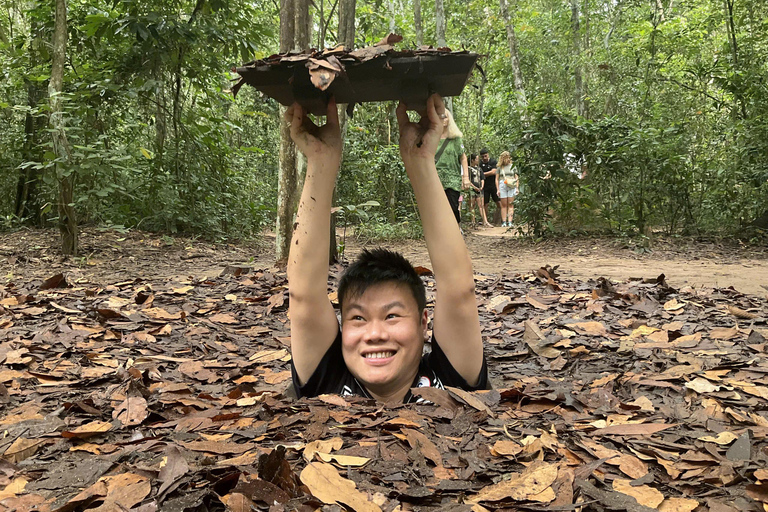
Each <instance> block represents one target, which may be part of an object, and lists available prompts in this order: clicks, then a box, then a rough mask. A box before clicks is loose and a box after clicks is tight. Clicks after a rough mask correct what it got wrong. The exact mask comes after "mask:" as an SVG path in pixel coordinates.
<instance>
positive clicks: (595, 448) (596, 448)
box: [582, 439, 648, 479]
mask: <svg viewBox="0 0 768 512" xmlns="http://www.w3.org/2000/svg"><path fill="white" fill-rule="evenodd" d="M582 443H583V444H584V446H586V447H587V448H589V449H590V450H592V452H593V453H594V454H595V457H597V458H598V459H608V460H606V461H605V462H606V463H607V464H611V465H613V466H618V467H619V469H620V470H621V472H622V473H624V474H625V475H627V476H628V477H630V478H633V479H637V478H641V477H643V476H645V475H647V474H648V465H647V464H645V462H643V461H641V460H640V459H638V458H637V457H635V456H633V455H629V454H628V453H621V452H619V451H617V450H611V449H610V448H607V447H605V446H603V445H602V444H600V443H596V442H594V441H589V440H586V439H585V440H584V441H582Z"/></svg>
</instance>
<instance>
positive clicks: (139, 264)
mask: <svg viewBox="0 0 768 512" xmlns="http://www.w3.org/2000/svg"><path fill="white" fill-rule="evenodd" d="M341 233H342V232H341V230H339V241H341V240H342V238H341ZM273 241H274V237H273V236H271V235H270V234H267V235H266V237H265V238H264V240H263V241H261V242H256V243H251V244H247V245H244V244H230V243H218V244H210V243H206V242H202V241H199V240H194V239H189V238H180V237H167V236H159V235H155V234H151V233H145V232H136V231H129V232H127V233H119V232H116V231H101V230H98V229H86V230H85V231H83V233H82V234H81V237H80V244H81V251H80V254H81V256H80V257H79V258H68V259H65V258H62V257H61V255H60V252H59V250H58V234H57V232H56V231H54V230H33V231H20V232H16V233H5V234H0V276H2V277H3V278H4V279H5V280H6V281H7V280H13V279H15V278H16V276H18V277H19V278H21V279H22V280H33V279H45V278H47V277H50V276H48V275H47V274H49V273H50V271H51V268H53V267H56V268H59V267H58V266H59V265H60V266H61V268H63V269H66V270H67V272H70V273H72V276H73V278H74V279H84V280H87V281H88V282H91V283H110V282H114V281H119V280H126V279H134V278H145V279H146V278H153V279H169V278H173V277H185V278H190V277H197V278H204V277H211V276H217V275H219V274H220V273H221V270H222V269H223V268H224V267H225V266H226V265H228V264H242V265H248V266H251V267H253V268H269V267H271V266H273V262H274V258H273V247H272V244H273ZM465 241H466V243H467V246H468V248H469V250H470V254H471V256H472V262H473V264H474V269H475V271H476V272H479V273H483V274H497V275H501V274H510V275H513V274H517V273H526V272H530V271H532V270H535V269H537V268H539V267H541V266H544V265H551V266H553V267H554V266H559V269H558V271H559V273H560V274H561V275H562V276H564V277H568V278H572V279H580V280H589V279H597V278H599V277H605V278H608V279H614V280H618V281H624V280H627V279H630V278H639V277H642V278H649V277H657V276H658V275H660V274H664V275H665V277H666V280H667V282H668V283H669V284H670V285H671V286H673V287H676V288H684V287H686V286H690V287H693V288H702V287H705V288H717V287H722V288H728V287H733V288H734V289H736V290H738V291H740V292H742V293H749V294H752V295H759V296H761V297H765V296H766V294H768V247H766V246H762V247H760V246H747V245H744V244H742V243H740V242H739V241H735V240H717V239H695V238H664V237H658V238H656V239H654V240H653V241H651V242H650V247H647V246H640V245H638V244H637V242H636V241H634V240H631V239H627V240H622V239H616V238H607V237H606V238H557V239H548V240H544V241H541V242H533V241H530V240H527V239H524V238H520V237H517V236H514V235H513V234H512V233H511V232H509V231H507V230H506V229H504V228H500V227H495V228H489V229H482V230H473V231H470V232H468V233H467V235H466V236H465ZM345 243H346V247H347V251H346V254H345V255H344V256H345V259H346V260H350V259H353V258H354V257H355V256H356V255H357V253H358V252H359V251H360V249H361V247H362V246H366V247H368V246H370V245H371V244H370V243H369V242H367V241H360V240H356V239H355V238H354V237H351V236H350V237H348V238H347V240H346V241H345ZM373 245H383V246H386V247H389V248H392V249H395V250H398V251H400V252H402V253H403V254H404V255H405V256H406V257H407V258H408V259H409V260H410V261H411V262H412V263H413V264H414V265H421V266H424V267H429V258H428V255H427V251H426V245H425V244H424V242H423V241H420V240H407V241H403V242H396V241H395V242H387V243H378V242H376V243H374V244H373Z"/></svg>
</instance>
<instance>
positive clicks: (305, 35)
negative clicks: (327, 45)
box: [294, 0, 311, 51]
mask: <svg viewBox="0 0 768 512" xmlns="http://www.w3.org/2000/svg"><path fill="white" fill-rule="evenodd" d="M294 9H295V10H296V33H295V40H294V49H296V50H298V51H305V50H309V41H310V40H311V38H310V30H309V27H310V17H309V0H294Z"/></svg>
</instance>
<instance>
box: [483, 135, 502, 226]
mask: <svg viewBox="0 0 768 512" xmlns="http://www.w3.org/2000/svg"><path fill="white" fill-rule="evenodd" d="M480 170H481V171H482V172H483V176H484V177H485V186H484V187H483V208H484V211H485V215H484V217H485V219H486V222H487V221H488V203H489V202H490V200H491V199H493V202H494V203H496V210H497V211H500V208H501V206H500V203H499V194H498V190H497V188H496V160H492V159H491V155H490V153H488V149H486V148H483V149H481V150H480ZM488 227H493V225H491V224H490V223H488Z"/></svg>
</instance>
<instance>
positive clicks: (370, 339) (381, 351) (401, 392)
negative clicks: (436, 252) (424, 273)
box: [341, 283, 428, 401]
mask: <svg viewBox="0 0 768 512" xmlns="http://www.w3.org/2000/svg"><path fill="white" fill-rule="evenodd" d="M343 307H344V310H343V311H342V329H341V341H342V354H343V356H344V362H345V363H346V365H347V368H348V369H349V371H350V372H351V373H352V375H353V376H354V377H355V378H356V379H357V380H358V381H359V382H360V384H362V385H363V386H365V388H366V389H367V390H368V391H369V392H370V393H371V395H373V396H374V398H376V399H377V400H383V401H401V400H402V399H403V397H404V396H405V394H406V393H407V391H408V389H410V387H411V384H412V383H413V380H414V378H415V377H416V373H417V372H418V369H419V363H420V361H421V356H422V352H423V349H424V340H425V339H426V336H427V322H428V318H427V311H426V310H423V311H419V307H418V305H417V303H416V299H415V298H414V296H413V294H412V293H411V291H410V290H409V288H408V287H407V286H406V285H403V284H398V283H380V284H376V285H373V286H371V287H369V288H368V289H366V290H365V291H364V292H363V293H362V294H361V295H360V296H358V297H350V298H348V299H346V300H345V301H344V306H343Z"/></svg>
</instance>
